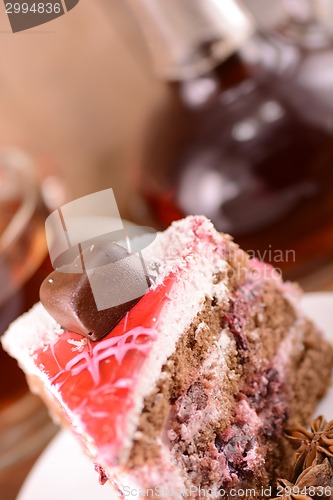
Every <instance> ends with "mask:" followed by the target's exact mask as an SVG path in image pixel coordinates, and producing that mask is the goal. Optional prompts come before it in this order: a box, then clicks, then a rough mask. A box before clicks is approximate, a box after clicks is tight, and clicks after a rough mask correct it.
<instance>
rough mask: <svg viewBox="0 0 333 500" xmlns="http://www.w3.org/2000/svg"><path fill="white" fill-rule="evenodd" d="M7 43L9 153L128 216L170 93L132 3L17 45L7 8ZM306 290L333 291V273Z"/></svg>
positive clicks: (105, 0)
mask: <svg viewBox="0 0 333 500" xmlns="http://www.w3.org/2000/svg"><path fill="white" fill-rule="evenodd" d="M0 43H1V51H0V151H1V149H2V148H7V147H11V146H14V147H20V148H22V149H23V150H25V151H28V152H29V153H31V155H32V156H33V157H34V158H35V159H36V162H37V164H38V165H39V168H40V171H41V175H43V176H45V175H49V174H56V175H57V176H59V178H60V179H61V180H62V182H63V184H64V186H65V189H66V199H73V198H76V197H79V196H82V195H84V194H87V193H90V192H94V191H97V190H99V189H102V188H105V187H113V188H115V191H116V196H117V200H118V202H119V204H120V207H121V212H122V214H123V215H126V214H127V205H126V202H127V200H128V198H129V197H130V196H131V183H130V180H129V167H130V163H131V162H132V161H133V149H134V148H135V143H136V141H137V140H139V137H140V130H141V129H142V127H143V126H144V124H145V120H146V119H147V116H148V115H149V112H150V110H151V109H153V107H154V106H155V105H156V103H157V102H158V101H159V99H162V98H163V96H164V92H165V91H164V88H163V85H162V84H160V83H159V82H157V81H156V80H155V79H154V77H153V76H152V74H151V73H150V70H149V65H148V60H147V55H146V54H145V51H144V48H143V42H142V39H141V37H140V35H139V34H138V32H137V30H136V29H135V25H134V23H133V20H131V18H130V16H128V15H127V12H126V7H125V6H124V2H119V0H94V1H91V0H80V2H79V4H78V5H77V7H75V9H73V10H72V11H71V12H69V13H68V14H66V15H65V16H63V17H60V18H58V19H57V20H54V21H52V23H50V24H48V25H44V26H42V27H39V28H36V29H34V30H30V31H27V32H22V33H18V34H15V35H14V34H12V33H11V31H10V29H9V23H8V20H7V18H6V15H5V12H4V5H3V3H1V5H0ZM304 285H305V286H306V288H307V289H308V290H311V289H325V290H333V265H332V266H331V267H330V268H329V269H326V270H323V271H321V272H319V273H317V274H316V276H312V277H310V278H308V279H307V280H304ZM37 456H38V454H35V455H34V456H32V457H30V458H29V459H27V460H25V461H21V462H20V463H17V464H16V465H15V467H12V468H10V469H7V470H4V471H2V472H0V498H1V500H14V499H15V498H16V495H17V492H18V490H19V488H20V486H21V484H22V481H23V480H24V478H25V476H26V475H27V473H28V471H29V470H30V468H31V466H32V465H33V463H34V462H35V460H36V458H37ZM46 498H47V497H46ZM31 500H34V499H31Z"/></svg>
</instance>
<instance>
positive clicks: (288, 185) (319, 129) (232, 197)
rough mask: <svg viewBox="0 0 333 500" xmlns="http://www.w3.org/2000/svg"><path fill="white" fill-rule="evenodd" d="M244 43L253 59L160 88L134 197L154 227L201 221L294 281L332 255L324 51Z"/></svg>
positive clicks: (332, 127)
mask: <svg viewBox="0 0 333 500" xmlns="http://www.w3.org/2000/svg"><path fill="white" fill-rule="evenodd" d="M251 43H252V44H256V49H257V50H258V52H260V51H261V59H259V60H256V62H251V61H250V62H249V59H248V58H247V59H246V58H245V59H244V58H243V57H242V56H241V54H235V55H234V56H232V57H231V58H229V60H228V61H226V62H225V63H223V64H222V65H221V66H220V67H219V68H218V69H217V70H216V71H215V72H214V73H212V74H210V75H206V76H205V77H202V78H198V79H197V80H193V81H187V82H180V83H177V84H172V85H170V88H169V101H168V103H167V105H166V106H165V108H164V109H160V110H159V113H158V114H157V115H156V116H155V118H154V122H153V123H152V124H151V127H150V129H149V130H148V135H147V137H146V142H145V143H144V151H143V155H142V156H141V158H140V165H139V170H140V171H141V180H140V186H141V192H142V193H143V194H144V196H145V198H146V200H147V201H148V203H149V205H150V207H151V211H152V212H153V214H154V215H155V217H156V219H157V221H158V222H159V223H160V224H161V225H162V226H167V225H168V224H170V222H171V221H172V220H174V219H176V218H179V217H181V216H184V215H186V214H204V215H206V216H208V217H209V218H211V219H212V220H213V222H214V223H215V225H216V226H217V228H218V229H219V230H222V231H224V232H228V233H230V234H232V235H233V236H234V237H235V239H236V241H237V242H239V243H240V244H241V245H242V247H243V248H245V249H247V250H249V251H250V252H251V254H252V255H256V256H257V257H258V258H262V259H263V260H268V261H271V262H272V264H274V265H276V267H280V268H282V269H283V270H284V271H285V275H286V276H287V277H292V278H294V277H298V276H300V275H301V274H302V273H303V272H307V271H309V270H311V269H312V268H314V267H315V266H317V265H319V264H321V263H323V262H324V261H325V260H326V259H328V258H330V257H331V256H332V255H333V91H332V89H333V48H332V47H333V45H331V46H326V47H325V48H320V50H319V49H318V50H309V49H308V48H306V47H303V46H297V45H293V44H290V43H289V42H288V41H286V40H285V39H284V38H280V37H277V38H273V39H271V40H268V39H263V38H262V37H260V36H258V37H256V38H255V39H253V40H252V41H251ZM265 58H266V59H267V61H266V59H265ZM258 61H259V62H258ZM205 96H206V97H205Z"/></svg>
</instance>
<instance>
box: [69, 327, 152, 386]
mask: <svg viewBox="0 0 333 500" xmlns="http://www.w3.org/2000/svg"><path fill="white" fill-rule="evenodd" d="M141 336H147V337H149V342H147V341H145V342H139V338H140V337H141ZM156 337H157V335H156V332H155V330H153V329H152V328H144V327H141V326H137V327H135V328H133V329H132V330H129V331H128V332H126V333H124V334H123V335H120V336H117V337H112V338H110V339H106V340H102V341H101V342H98V343H97V344H96V345H94V346H93V348H92V351H91V353H88V352H82V353H79V354H77V355H76V356H75V357H74V358H73V359H72V360H71V361H69V362H68V363H67V365H66V368H65V369H66V371H70V372H71V373H72V374H73V375H79V374H80V373H81V372H82V371H83V370H88V371H89V373H90V375H91V377H92V379H93V381H94V384H95V385H98V384H99V383H100V379H101V377H100V363H101V361H103V360H104V359H107V358H111V357H112V356H114V357H115V358H116V360H117V363H118V364H119V365H120V364H121V363H122V361H123V359H124V357H125V355H126V353H127V352H128V351H130V350H137V351H140V352H142V353H143V354H147V353H148V351H149V349H150V343H151V341H153V340H156ZM142 340H143V339H142ZM128 382H129V381H128V380H126V381H125V379H124V380H123V382H121V381H120V380H119V381H117V382H116V383H117V384H119V385H118V387H119V386H122V387H125V386H126V385H128Z"/></svg>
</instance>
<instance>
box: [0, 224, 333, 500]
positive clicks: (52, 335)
mask: <svg viewBox="0 0 333 500" xmlns="http://www.w3.org/2000/svg"><path fill="white" fill-rule="evenodd" d="M92 251H93V252H94V253H95V254H96V259H97V261H98V259H99V255H100V254H103V258H102V259H101V262H102V264H103V263H105V262H106V260H105V255H106V256H111V257H110V258H112V255H114V246H112V245H111V246H110V247H108V248H107V249H105V246H104V247H103V248H100V247H98V246H97V247H96V248H95V249H93V250H92ZM143 254H144V255H143V256H144V259H145V263H146V269H147V277H149V280H150V283H151V284H150V286H149V288H148V289H147V291H146V292H145V293H144V294H143V295H142V297H141V298H140V299H138V300H136V301H132V302H131V303H128V304H127V310H125V309H126V308H125V309H124V307H122V308H121V310H119V309H116V308H111V309H110V310H109V311H97V310H96V315H101V318H102V320H101V321H100V322H97V327H96V322H95V323H94V318H92V314H91V300H90V299H89V293H88V292H89V290H88V288H89V287H88V285H87V281H86V280H85V279H84V276H83V277H82V276H81V278H82V279H81V280H80V279H77V276H76V278H75V279H74V278H73V275H72V274H70V273H68V271H67V273H61V272H59V271H55V272H54V273H53V274H52V276H51V277H50V278H49V279H47V280H46V281H45V282H44V284H43V285H42V289H41V299H42V302H43V304H44V305H42V304H41V303H39V304H37V305H35V306H34V308H33V309H32V310H31V311H30V312H28V313H26V314H25V315H23V316H22V317H20V318H19V319H17V320H16V321H15V322H14V323H13V324H12V325H11V326H10V328H9V329H8V331H7V333H6V334H5V336H4V337H3V340H2V341H3V345H4V347H5V349H6V350H7V351H8V352H9V353H10V354H11V355H12V356H14V357H15V358H16V359H17V360H18V362H19V364H20V366H21V367H22V369H23V370H24V371H25V373H26V375H27V378H28V381H29V383H30V387H31V389H32V390H33V391H35V392H37V393H38V394H40V395H41V396H42V397H43V398H44V400H45V401H46V403H47V405H48V406H49V408H50V410H51V412H52V414H53V415H54V416H55V418H56V419H58V420H59V421H61V422H62V423H63V424H64V425H65V426H69V427H70V428H71V430H72V431H73V433H74V434H75V436H76V437H77V438H78V439H79V440H80V442H81V443H82V446H83V448H84V450H85V451H86V453H87V454H88V455H89V456H90V457H91V459H92V461H93V462H94V463H95V466H96V468H97V470H98V471H99V472H100V476H101V480H102V481H103V482H104V481H106V480H110V481H111V482H112V483H113V484H114V485H116V487H117V488H118V490H119V491H120V492H123V494H124V495H125V496H126V495H128V494H129V492H130V490H131V489H133V488H134V489H135V488H136V489H137V490H139V489H141V490H144V491H146V493H149V494H150V496H152V495H153V494H156V496H163V497H173V498H182V494H188V495H189V494H191V496H193V497H194V498H195V497H200V496H202V495H203V492H205V494H206V496H209V497H210V498H219V497H220V496H222V495H224V498H229V497H230V498H235V494H234V493H232V492H235V491H237V490H238V489H239V490H241V489H246V488H252V489H253V490H254V491H255V495H254V494H253V497H254V498H262V497H263V488H265V487H266V486H271V485H274V484H276V480H277V478H278V477H285V474H286V470H287V468H288V466H289V459H290V457H291V455H292V449H291V447H289V445H288V444H287V443H286V441H285V440H284V439H283V438H282V437H283V431H284V429H285V428H287V427H290V426H291V425H293V424H295V423H297V424H299V425H301V424H302V423H304V422H305V421H306V420H307V419H308V418H309V417H310V416H311V414H312V413H313V411H314V410H315V408H316V405H317V402H318V400H319V399H320V398H321V397H322V396H323V395H324V393H325V391H326V389H327V388H328V386H329V384H330V377H331V368H332V363H333V351H332V347H331V345H330V344H329V343H328V342H327V341H326V340H325V339H324V337H323V336H322V334H321V332H320V331H319V330H318V328H317V327H316V326H315V325H314V324H313V323H312V322H311V321H310V320H309V319H307V318H306V317H305V315H304V314H303V312H302V310H301V308H300V306H299V298H300V290H299V288H298V287H297V286H295V285H292V284H289V283H284V282H283V281H282V279H281V278H280V277H279V275H278V274H277V273H276V271H274V269H273V268H271V267H270V266H269V265H266V264H264V263H262V262H259V261H257V260H254V259H250V258H249V257H248V255H247V254H246V253H245V252H244V251H242V250H241V249H239V247H238V246H237V245H236V244H235V243H234V242H233V241H232V238H231V237H230V236H228V235H225V234H222V233H218V232H217V231H216V230H215V229H214V227H213V225H212V224H211V222H210V221H209V220H207V219H206V218H205V217H199V216H198V217H187V218H186V219H183V220H180V221H177V222H175V223H173V224H172V225H171V226H170V228H168V229H167V230H166V231H165V232H163V233H159V234H158V237H157V238H156V240H155V241H154V242H153V243H152V244H151V245H149V246H148V247H147V248H146V249H145V251H144V252H143ZM87 290H88V292H87ZM85 301H86V304H88V303H89V304H90V305H89V307H86V305H85ZM89 301H90V302H89ZM87 309H89V310H90V313H89V314H87ZM47 311H49V312H51V313H52V315H51V314H50V313H49V312H47ZM53 316H54V317H56V319H54V317H53ZM108 322H109V328H106V325H107V324H108ZM101 325H102V327H101ZM69 327H70V328H69ZM75 329H76V332H73V331H71V330H75ZM77 332H79V333H77ZM148 490H149V491H148Z"/></svg>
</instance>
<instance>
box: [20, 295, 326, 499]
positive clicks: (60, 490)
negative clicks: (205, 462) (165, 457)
mask: <svg viewBox="0 0 333 500" xmlns="http://www.w3.org/2000/svg"><path fill="white" fill-rule="evenodd" d="M303 304H304V309H305V310H306V312H307V314H308V315H309V316H310V317H311V318H313V319H314V320H315V321H316V323H317V324H318V325H319V326H320V327H322V329H323V330H324V332H325V333H326V335H327V337H328V338H330V339H331V340H332V342H333V293H312V294H307V295H306V296H305V297H304V299H303ZM316 413H317V414H318V415H320V414H322V415H325V417H326V418H328V419H332V418H333V388H331V389H330V391H329V394H328V395H327V396H326V398H325V400H323V401H322V402H321V403H320V405H319V407H318V411H317V412H316ZM104 498H105V499H108V500H115V499H116V498H118V496H117V493H116V492H115V491H114V490H113V489H112V487H111V486H110V485H109V484H105V485H104V486H100V485H99V484H98V476H97V473H96V472H95V471H94V467H93V465H92V464H91V462H90V461H89V460H88V458H87V457H85V455H84V454H83V453H82V451H81V449H80V447H79V445H78V443H77V442H76V441H75V440H74V438H73V437H72V435H71V434H70V433H69V432H68V431H60V432H59V434H58V435H57V436H56V437H55V438H54V440H53V441H52V442H51V443H50V445H49V446H48V447H47V449H46V450H45V452H44V453H43V454H42V455H41V457H40V458H39V460H38V461H37V462H36V464H35V466H34V467H33V469H32V471H31V472H30V474H29V476H28V478H27V480H26V481H25V483H24V485H23V488H22V490H21V492H20V494H19V496H18V499H17V500H46V499H47V500H72V499H80V500H92V499H93V500H103V499H104Z"/></svg>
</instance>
